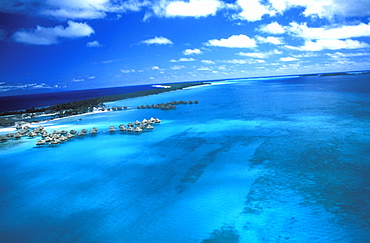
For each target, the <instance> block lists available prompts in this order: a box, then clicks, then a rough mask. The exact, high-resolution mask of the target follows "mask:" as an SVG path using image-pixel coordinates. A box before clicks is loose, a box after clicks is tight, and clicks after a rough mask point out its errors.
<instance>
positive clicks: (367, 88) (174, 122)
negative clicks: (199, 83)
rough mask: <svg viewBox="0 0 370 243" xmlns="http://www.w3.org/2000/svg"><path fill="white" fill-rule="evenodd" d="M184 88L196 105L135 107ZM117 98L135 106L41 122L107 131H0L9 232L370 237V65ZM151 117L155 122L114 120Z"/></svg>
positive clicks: (157, 237) (0, 204)
mask: <svg viewBox="0 0 370 243" xmlns="http://www.w3.org/2000/svg"><path fill="white" fill-rule="evenodd" d="M173 100H199V104H188V105H178V106H177V108H176V109H173V110H160V109H136V108H135V107H137V106H138V105H143V104H150V105H151V104H157V103H163V102H170V101H173ZM107 106H108V107H109V106H128V107H129V109H127V110H122V111H112V112H104V113H96V114H90V115H84V116H78V117H69V118H64V119H60V120H54V121H50V122H44V123H42V124H41V125H43V126H44V127H45V129H46V130H47V131H49V132H52V131H54V130H62V129H65V130H68V131H69V130H71V129H75V130H81V129H83V128H86V129H88V130H90V129H91V128H92V127H97V128H98V129H99V133H98V134H96V135H89V134H87V135H85V136H84V137H80V138H74V139H73V140H72V141H68V142H66V143H63V144H60V145H58V146H56V147H50V146H43V147H37V146H36V145H35V143H36V141H37V140H38V138H25V137H24V138H22V139H20V140H9V141H7V142H3V143H0V171H1V173H0V242H7V243H8V242H53V243H54V242H129V243H130V242H133V243H136V242H138V243H141V242H148V243H152V242H153V243H156V242H161V243H162V242H168V243H173V242H184V243H187V242H199V243H200V242H202V243H215V242H218V243H220V242H252V243H253V242H310V243H312V242H317V243H318V242H320V243H321V242H343V243H347V242H356V243H357V242H364V243H365V242H370V217H369V212H370V176H369V175H370V75H369V74H362V75H348V76H322V77H318V76H305V77H299V76H297V77H293V76H292V77H281V78H279V77H275V78H260V79H258V78H256V79H236V80H227V81H223V82H212V85H208V86H203V87H198V88H190V89H184V90H179V91H173V92H167V93H162V94H159V95H153V96H147V97H139V98H134V99H128V100H122V101H116V102H112V103H107ZM151 117H154V118H159V119H161V120H162V122H161V123H160V124H156V125H154V127H155V128H154V129H153V131H151V132H145V133H141V134H137V135H133V134H127V133H121V132H114V133H109V132H108V127H109V126H111V125H113V126H115V127H116V128H117V127H118V126H119V125H120V124H127V123H129V122H134V121H135V120H142V119H144V118H146V119H149V118H151ZM81 119H82V120H81ZM39 125H40V124H37V125H33V126H39ZM11 130H12V129H6V130H5V129H3V130H1V132H0V135H1V134H6V133H8V132H10V131H11ZM13 130H14V129H13Z"/></svg>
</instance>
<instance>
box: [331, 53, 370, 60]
mask: <svg viewBox="0 0 370 243" xmlns="http://www.w3.org/2000/svg"><path fill="white" fill-rule="evenodd" d="M326 55H327V56H329V57H331V58H334V59H340V58H346V57H361V56H370V52H358V53H342V52H335V53H326Z"/></svg>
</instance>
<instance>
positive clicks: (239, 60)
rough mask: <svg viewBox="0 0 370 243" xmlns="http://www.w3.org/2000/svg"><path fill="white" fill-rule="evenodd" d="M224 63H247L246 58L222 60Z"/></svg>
mask: <svg viewBox="0 0 370 243" xmlns="http://www.w3.org/2000/svg"><path fill="white" fill-rule="evenodd" d="M224 62H226V63H231V64H246V63H248V62H247V60H244V59H232V60H227V61H224Z"/></svg>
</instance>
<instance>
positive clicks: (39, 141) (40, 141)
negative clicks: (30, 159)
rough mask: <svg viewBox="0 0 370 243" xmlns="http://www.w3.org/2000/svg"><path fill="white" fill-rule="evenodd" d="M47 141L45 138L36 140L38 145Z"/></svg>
mask: <svg viewBox="0 0 370 243" xmlns="http://www.w3.org/2000/svg"><path fill="white" fill-rule="evenodd" d="M45 143H46V141H45V140H42V139H40V140H38V141H37V142H36V145H44V144H45Z"/></svg>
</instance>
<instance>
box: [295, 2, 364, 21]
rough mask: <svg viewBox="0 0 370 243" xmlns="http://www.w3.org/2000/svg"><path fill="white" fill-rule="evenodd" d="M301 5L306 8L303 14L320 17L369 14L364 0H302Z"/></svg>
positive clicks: (330, 17) (329, 17)
mask: <svg viewBox="0 0 370 243" xmlns="http://www.w3.org/2000/svg"><path fill="white" fill-rule="evenodd" d="M291 1H292V0H291ZM292 2H293V1H292ZM303 2H304V3H303ZM301 5H302V6H305V7H306V10H305V11H304V12H303V14H304V15H305V16H312V15H313V16H318V17H320V18H328V19H332V18H333V17H335V16H345V17H351V16H368V15H370V4H369V1H366V0H365V1H348V0H322V1H315V0H309V1H302V3H301Z"/></svg>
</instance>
